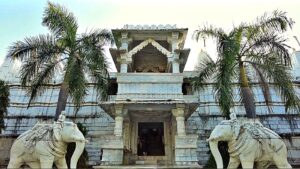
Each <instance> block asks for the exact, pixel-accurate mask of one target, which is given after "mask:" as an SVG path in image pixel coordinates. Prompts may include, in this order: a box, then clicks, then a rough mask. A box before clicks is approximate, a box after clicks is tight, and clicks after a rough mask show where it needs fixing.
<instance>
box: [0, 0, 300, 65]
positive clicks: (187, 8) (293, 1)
mask: <svg viewBox="0 0 300 169" xmlns="http://www.w3.org/2000/svg"><path fill="white" fill-rule="evenodd" d="M54 1H55V2H59V3H60V4H62V5H64V6H65V7H67V8H68V9H69V10H70V11H72V12H73V13H74V15H75V16H76V17H77V18H78V23H79V33H82V32H86V31H87V30H90V29H93V28H121V27H123V25H124V24H142V25H143V24H149V25H151V24H171V25H173V24H176V25H177V27H179V28H183V27H184V28H189V33H188V36H187V40H186V45H185V48H191V53H190V57H189V60H188V63H187V66H186V68H185V70H192V69H193V67H194V66H193V65H194V63H195V59H196V58H197V54H198V52H199V51H200V49H204V48H203V43H202V42H200V43H196V42H195V41H193V40H192V39H191V34H192V33H193V31H194V30H195V29H196V28H197V26H199V25H200V26H201V25H204V24H205V25H210V24H212V25H214V26H217V27H222V28H224V29H225V30H230V29H231V28H232V27H233V26H234V25H238V24H239V23H241V22H252V21H254V20H255V18H256V17H258V16H261V15H262V14H264V12H272V11H273V10H275V9H278V10H282V11H286V12H287V16H288V17H291V18H293V20H294V21H296V24H295V25H294V28H293V31H290V32H289V39H290V42H289V44H290V45H291V46H292V47H293V48H296V49H297V50H299V48H300V47H299V45H298V44H297V43H296V41H295V40H294V39H293V37H292V36H297V37H298V38H299V39H300V0H298V1H297V0H251V1H250V0H239V1H235V0H203V1H200V0H184V1H175V0H173V1H171V0H170V1H167V0H126V1H125V0H123V1H122V0H120V1H117V0H54ZM46 3H47V1H42V0H39V1H36V0H18V1H13V2H12V1H10V0H2V1H1V2H0V63H1V62H3V59H4V58H5V55H6V53H7V47H8V46H9V45H10V44H11V43H12V42H14V41H16V40H23V39H24V37H26V36H34V35H38V34H44V33H48V31H47V29H46V28H44V27H42V26H41V18H42V14H43V10H44V8H45V6H46ZM204 50H206V51H207V52H208V53H209V54H210V55H211V56H212V57H214V56H215V55H216V52H215V45H214V44H213V42H212V41H208V42H207V45H206V48H205V49H204Z"/></svg>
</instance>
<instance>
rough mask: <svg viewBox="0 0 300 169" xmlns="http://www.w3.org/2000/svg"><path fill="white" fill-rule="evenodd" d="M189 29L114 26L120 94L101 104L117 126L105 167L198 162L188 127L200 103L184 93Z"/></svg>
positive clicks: (106, 152) (105, 153) (105, 155)
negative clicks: (186, 46) (116, 27)
mask: <svg viewBox="0 0 300 169" xmlns="http://www.w3.org/2000/svg"><path fill="white" fill-rule="evenodd" d="M187 31H188V29H185V28H184V29H179V28H176V26H171V25H166V26H155V25H153V26H132V25H125V26H124V28H122V29H113V30H112V33H113V35H114V38H115V41H116V45H117V48H111V49H110V53H111V55H112V58H113V60H114V63H115V65H116V67H117V70H118V72H117V73H116V78H115V88H116V93H115V94H112V95H110V100H109V101H106V102H100V103H99V104H100V106H101V107H102V108H103V109H104V110H105V111H106V112H107V113H108V114H109V115H110V116H111V117H112V118H114V119H115V128H114V135H113V136H112V137H110V140H109V141H107V144H104V145H102V148H103V158H102V161H103V164H104V165H113V164H115V165H120V164H166V165H187V164H196V162H197V154H196V148H197V145H196V141H197V136H196V135H188V134H186V129H185V121H186V119H187V118H188V117H189V116H190V115H191V114H192V113H193V112H194V110H195V109H196V107H197V98H195V96H193V95H186V91H183V90H184V89H185V88H184V76H183V69H184V66H185V63H186V61H187V58H188V55H189V52H190V49H184V48H183V46H184V43H185V38H186V35H187Z"/></svg>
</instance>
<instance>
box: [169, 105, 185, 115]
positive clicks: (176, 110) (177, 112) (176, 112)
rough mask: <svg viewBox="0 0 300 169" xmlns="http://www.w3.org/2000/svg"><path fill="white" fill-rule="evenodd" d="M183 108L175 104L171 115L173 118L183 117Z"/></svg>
mask: <svg viewBox="0 0 300 169" xmlns="http://www.w3.org/2000/svg"><path fill="white" fill-rule="evenodd" d="M184 108H185V106H184V105H183V104H177V105H176V108H174V109H172V114H173V116H175V117H184Z"/></svg>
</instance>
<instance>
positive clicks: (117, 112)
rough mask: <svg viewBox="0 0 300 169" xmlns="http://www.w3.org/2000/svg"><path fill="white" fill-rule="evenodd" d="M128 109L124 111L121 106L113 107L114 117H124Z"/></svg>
mask: <svg viewBox="0 0 300 169" xmlns="http://www.w3.org/2000/svg"><path fill="white" fill-rule="evenodd" d="M127 112H128V109H124V106H123V104H117V105H115V116H116V117H117V116H119V117H124V116H126V115H127Z"/></svg>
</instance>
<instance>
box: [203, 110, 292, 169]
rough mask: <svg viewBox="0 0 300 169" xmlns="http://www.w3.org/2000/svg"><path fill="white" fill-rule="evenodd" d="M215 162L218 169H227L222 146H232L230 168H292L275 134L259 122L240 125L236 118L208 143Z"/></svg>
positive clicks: (218, 128)
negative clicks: (221, 153)
mask: <svg viewBox="0 0 300 169" xmlns="http://www.w3.org/2000/svg"><path fill="white" fill-rule="evenodd" d="M207 141H208V142H209V146H210V150H211V152H212V155H213V156H214V158H215V161H216V164H217V168H223V159H222V157H221V155H220V152H219V150H218V142H219V141H226V142H228V152H229V155H230V159H229V164H228V168H230V169H232V168H237V167H238V166H239V165H240V164H241V165H242V167H243V168H247V169H248V168H253V166H254V162H255V164H256V168H268V167H269V166H270V165H271V164H275V165H276V166H277V167H278V168H285V169H286V168H292V167H291V165H290V164H289V163H288V161H287V148H286V146H285V143H284V142H283V140H282V139H281V138H280V136H279V135H278V134H276V133H275V132H274V131H272V130H270V129H268V128H265V127H264V126H263V125H262V124H261V123H260V122H258V121H246V122H243V123H241V122H239V121H238V120H237V119H236V115H235V114H231V119H230V120H224V121H222V122H221V123H220V124H218V125H217V126H216V127H215V128H214V130H213V131H212V133H211V135H210V137H209V138H208V139H207Z"/></svg>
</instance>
